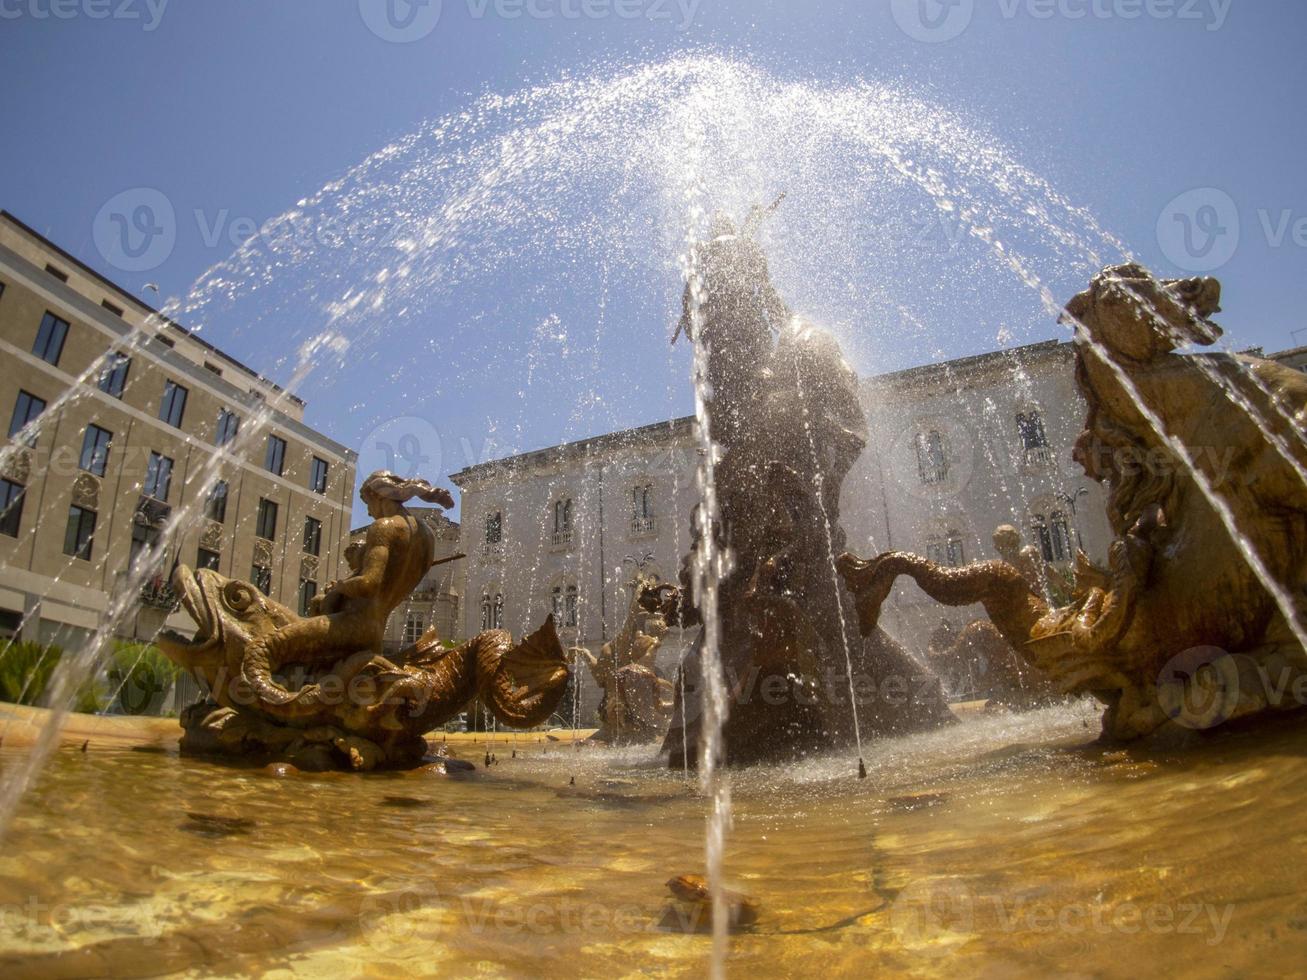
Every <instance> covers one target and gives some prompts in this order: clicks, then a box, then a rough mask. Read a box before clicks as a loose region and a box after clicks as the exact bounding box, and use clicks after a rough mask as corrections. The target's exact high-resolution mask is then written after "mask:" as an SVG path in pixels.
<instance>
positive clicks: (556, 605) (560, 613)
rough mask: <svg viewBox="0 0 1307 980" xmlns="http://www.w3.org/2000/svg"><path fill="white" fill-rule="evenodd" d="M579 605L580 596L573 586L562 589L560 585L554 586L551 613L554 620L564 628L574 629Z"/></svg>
mask: <svg viewBox="0 0 1307 980" xmlns="http://www.w3.org/2000/svg"><path fill="white" fill-rule="evenodd" d="M580 604H581V599H580V595H579V593H578V592H577V588H576V586H575V585H569V586H567V587H566V588H564V587H563V586H561V585H556V586H554V595H553V611H554V619H555V620H556V621H557V622H558V623H559V625H561V626H563V627H564V628H572V629H575V628H576V624H577V621H578V618H579V617H578V610H579V607H580Z"/></svg>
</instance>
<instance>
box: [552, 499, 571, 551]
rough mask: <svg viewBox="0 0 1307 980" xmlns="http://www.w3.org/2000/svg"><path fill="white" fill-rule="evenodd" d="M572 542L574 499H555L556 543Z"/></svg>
mask: <svg viewBox="0 0 1307 980" xmlns="http://www.w3.org/2000/svg"><path fill="white" fill-rule="evenodd" d="M571 543H572V499H571V498H570V497H568V498H567V499H565V500H556V501H554V544H555V545H568V544H571Z"/></svg>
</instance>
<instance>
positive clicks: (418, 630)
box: [404, 611, 427, 647]
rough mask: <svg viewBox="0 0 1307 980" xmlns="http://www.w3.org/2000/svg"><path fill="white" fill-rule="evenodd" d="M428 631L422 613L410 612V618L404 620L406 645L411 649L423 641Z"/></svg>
mask: <svg viewBox="0 0 1307 980" xmlns="http://www.w3.org/2000/svg"><path fill="white" fill-rule="evenodd" d="M426 631H427V621H426V618H425V617H424V616H423V615H422V614H421V613H420V612H413V611H410V612H409V614H408V617H407V618H406V619H405V620H404V645H405V646H406V647H411V646H412V645H413V644H414V643H416V642H417V641H418V640H420V639H422V637H423V635H424V634H425V633H426Z"/></svg>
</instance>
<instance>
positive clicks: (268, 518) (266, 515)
mask: <svg viewBox="0 0 1307 980" xmlns="http://www.w3.org/2000/svg"><path fill="white" fill-rule="evenodd" d="M254 533H255V534H257V535H258V536H259V537H261V538H265V539H266V540H268V541H275V540H276V539H277V504H276V503H275V502H274V501H271V500H268V499H267V498H266V497H260V498H259V517H258V525H257V527H256V528H255V531H254Z"/></svg>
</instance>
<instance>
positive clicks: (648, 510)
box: [631, 484, 654, 534]
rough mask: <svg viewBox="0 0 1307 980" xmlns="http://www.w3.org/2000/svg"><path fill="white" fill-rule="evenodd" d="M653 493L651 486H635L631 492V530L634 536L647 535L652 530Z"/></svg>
mask: <svg viewBox="0 0 1307 980" xmlns="http://www.w3.org/2000/svg"><path fill="white" fill-rule="evenodd" d="M653 492H654V489H653V485H652V484H645V485H643V486H637V487H636V488H635V489H634V490H632V491H631V495H632V500H631V503H632V512H631V513H632V516H631V530H632V531H633V532H635V533H636V534H647V533H649V532H650V531H652V530H653V529H654V506H653V504H654V501H653Z"/></svg>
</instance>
